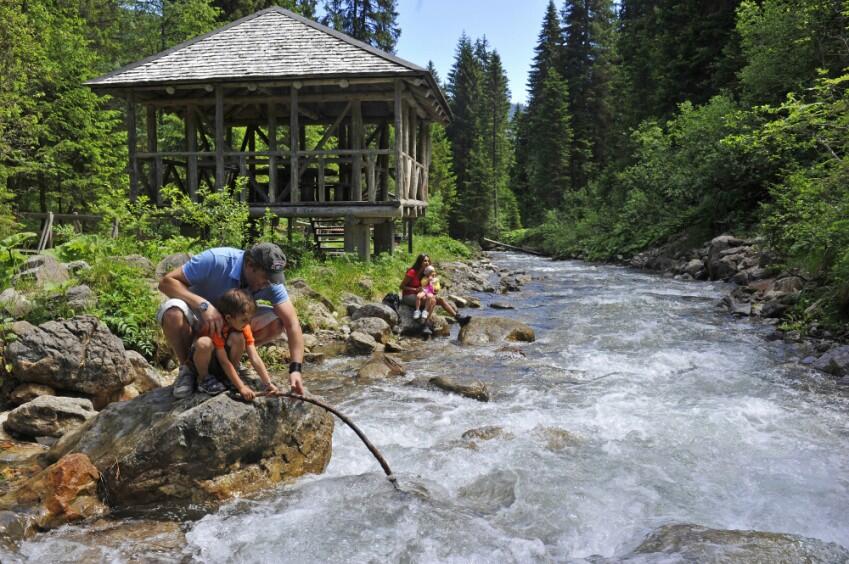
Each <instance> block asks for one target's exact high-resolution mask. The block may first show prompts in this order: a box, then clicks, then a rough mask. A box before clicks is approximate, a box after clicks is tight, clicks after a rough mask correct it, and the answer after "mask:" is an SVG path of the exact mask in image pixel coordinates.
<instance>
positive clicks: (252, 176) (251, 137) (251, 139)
mask: <svg viewBox="0 0 849 564" xmlns="http://www.w3.org/2000/svg"><path fill="white" fill-rule="evenodd" d="M258 127H259V126H256V125H255V126H253V127H249V128H248V129H247V130H245V135H247V136H248V152H249V153H250V154H251V162H250V164H249V165H248V178H249V180H248V182H247V184H246V185H245V194H244V199H243V200H242V201H243V202H244V201H250V199H251V198H250V195H251V187H253V186H256V154H255V153H256V130H257V129H258Z"/></svg>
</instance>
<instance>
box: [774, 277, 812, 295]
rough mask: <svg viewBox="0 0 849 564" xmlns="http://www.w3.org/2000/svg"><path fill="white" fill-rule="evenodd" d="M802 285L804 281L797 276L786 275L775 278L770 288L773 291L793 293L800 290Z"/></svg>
mask: <svg viewBox="0 0 849 564" xmlns="http://www.w3.org/2000/svg"><path fill="white" fill-rule="evenodd" d="M804 285H805V281H804V280H802V279H801V278H799V277H798V276H788V277H786V278H781V279H779V280H776V281H775V284H773V286H772V289H773V291H776V292H781V293H784V294H794V293H796V292H801V291H802V288H803V287H804Z"/></svg>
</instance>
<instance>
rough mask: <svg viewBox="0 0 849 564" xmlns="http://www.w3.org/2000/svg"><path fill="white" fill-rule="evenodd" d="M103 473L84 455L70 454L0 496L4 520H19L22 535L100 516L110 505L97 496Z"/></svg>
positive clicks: (20, 535)
mask: <svg viewBox="0 0 849 564" xmlns="http://www.w3.org/2000/svg"><path fill="white" fill-rule="evenodd" d="M99 478H100V472H98V470H97V468H95V467H94V465H93V464H92V463H91V461H90V460H89V459H88V457H87V456H86V455H84V454H70V455H68V456H65V457H63V458H61V459H60V460H58V461H57V462H56V463H55V464H52V465H50V466H48V467H47V468H45V469H44V470H43V471H41V472H39V473H38V474H36V475H35V476H33V477H32V478H30V479H29V480H27V481H26V482H25V483H24V484H23V485H22V486H20V487H19V488H17V489H16V490H15V491H12V492H10V493H7V494H6V495H4V496H3V497H0V513H3V516H2V517H0V523H2V524H3V525H5V527H3V528H8V527H9V525H10V524H12V523H14V522H15V521H16V520H17V526H18V534H17V535H15V536H17V537H18V538H21V537H24V536H29V535H30V534H32V533H34V532H35V531H36V530H45V529H53V528H56V527H59V526H61V525H65V524H67V523H71V522H74V521H80V520H82V519H86V518H90V517H97V516H100V515H103V514H105V513H107V512H108V508H107V507H106V506H105V505H104V504H103V503H101V502H100V500H99V499H98V497H97V486H98V479H99Z"/></svg>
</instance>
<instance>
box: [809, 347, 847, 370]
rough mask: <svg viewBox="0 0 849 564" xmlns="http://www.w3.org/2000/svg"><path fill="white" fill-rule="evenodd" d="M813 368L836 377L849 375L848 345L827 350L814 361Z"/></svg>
mask: <svg viewBox="0 0 849 564" xmlns="http://www.w3.org/2000/svg"><path fill="white" fill-rule="evenodd" d="M814 368H816V369H817V370H822V371H823V372H827V373H828V374H831V375H833V376H837V377H838V378H840V377H843V376H849V345H844V346H842V347H837V348H836V349H832V350H830V351H828V352H827V353H825V354H824V355H822V356H821V357H819V358H818V359H817V360H816V362H814Z"/></svg>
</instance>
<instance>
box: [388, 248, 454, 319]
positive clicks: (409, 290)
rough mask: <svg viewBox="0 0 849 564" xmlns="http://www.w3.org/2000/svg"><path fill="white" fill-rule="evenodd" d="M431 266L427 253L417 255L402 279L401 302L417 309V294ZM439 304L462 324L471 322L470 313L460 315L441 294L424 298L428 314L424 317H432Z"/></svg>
mask: <svg viewBox="0 0 849 564" xmlns="http://www.w3.org/2000/svg"><path fill="white" fill-rule="evenodd" d="M429 266H430V257H429V256H427V255H425V254H421V255H419V256H418V257H416V262H414V263H413V266H412V267H410V269H409V270H407V273H406V274H405V275H404V280H402V281H401V302H402V303H404V304H406V305H408V306H410V307H411V308H413V309H414V310H415V309H416V295H417V294H418V293H419V292H421V291H422V277H423V276H424V270H425V269H426V268H427V267H429ZM437 305H440V306H442V309H444V310H445V311H447V312H448V315H450V316H451V317H453V318H454V319H456V320H457V321H458V322H459V323H460V324H461V325H464V324H466V323H468V322H469V319H470V317H469V316H468V315H459V314H458V313H457V310H456V309H455V308H454V306H453V305H451V304H450V303H449V302H448V300H446V299H445V297H444V296H439V295H429V296H427V297H426V298H425V299H424V308H425V311H426V312H427V316H422V318H423V319H427V318H428V317H430V314H431V313H433V310H434V308H435V307H436V306H437Z"/></svg>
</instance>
